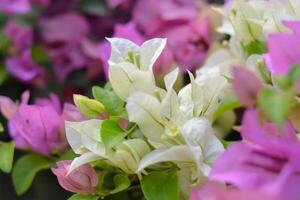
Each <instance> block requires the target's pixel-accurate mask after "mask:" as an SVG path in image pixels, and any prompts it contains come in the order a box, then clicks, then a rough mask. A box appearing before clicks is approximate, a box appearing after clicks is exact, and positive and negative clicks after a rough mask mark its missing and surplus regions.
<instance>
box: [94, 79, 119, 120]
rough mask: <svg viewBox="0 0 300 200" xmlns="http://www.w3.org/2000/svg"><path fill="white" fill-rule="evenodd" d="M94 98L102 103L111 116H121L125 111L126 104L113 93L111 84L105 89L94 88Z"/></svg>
mask: <svg viewBox="0 0 300 200" xmlns="http://www.w3.org/2000/svg"><path fill="white" fill-rule="evenodd" d="M92 90H93V96H94V98H95V99H96V100H97V101H99V102H101V103H102V104H103V105H104V107H105V109H106V110H107V112H108V113H109V114H110V115H120V114H121V113H122V112H123V110H124V102H123V101H122V100H121V99H120V98H119V97H118V95H117V94H116V93H115V92H114V91H113V89H112V87H111V86H110V84H106V86H105V88H101V87H98V86H94V87H93V89H92Z"/></svg>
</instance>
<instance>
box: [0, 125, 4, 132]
mask: <svg viewBox="0 0 300 200" xmlns="http://www.w3.org/2000/svg"><path fill="white" fill-rule="evenodd" d="M3 131H4V127H3V125H2V124H1V123H0V133H2V132H3Z"/></svg>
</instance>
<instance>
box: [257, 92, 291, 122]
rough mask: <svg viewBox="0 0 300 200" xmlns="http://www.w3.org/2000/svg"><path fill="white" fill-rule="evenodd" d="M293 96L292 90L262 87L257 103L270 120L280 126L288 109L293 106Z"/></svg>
mask: <svg viewBox="0 0 300 200" xmlns="http://www.w3.org/2000/svg"><path fill="white" fill-rule="evenodd" d="M294 96H295V93H294V91H293V90H288V91H284V92H283V91H276V90H274V89H272V88H264V89H263V90H262V91H261V93H260V94H259V96H258V105H259V107H260V108H261V109H262V110H263V111H264V112H265V113H266V114H267V116H268V118H269V119H270V120H271V121H273V122H276V123H278V124H279V125H280V126H281V125H282V124H283V123H284V121H285V119H286V117H287V114H288V112H289V109H290V108H291V107H292V106H293V99H294Z"/></svg>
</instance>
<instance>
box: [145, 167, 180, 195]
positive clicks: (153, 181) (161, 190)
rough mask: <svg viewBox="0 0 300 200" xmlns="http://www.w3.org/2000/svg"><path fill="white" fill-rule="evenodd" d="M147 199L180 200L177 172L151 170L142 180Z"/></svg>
mask: <svg viewBox="0 0 300 200" xmlns="http://www.w3.org/2000/svg"><path fill="white" fill-rule="evenodd" d="M141 184H142V190H143V193H144V196H145V197H146V199H147V200H178V199H179V185H178V177H177V172H176V171H175V170H173V171H172V172H170V173H167V172H151V173H149V174H148V175H147V176H144V177H143V178H142V180H141Z"/></svg>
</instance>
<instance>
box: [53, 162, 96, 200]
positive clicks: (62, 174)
mask: <svg viewBox="0 0 300 200" xmlns="http://www.w3.org/2000/svg"><path fill="white" fill-rule="evenodd" d="M71 163H72V161H71V160H64V161H59V162H57V168H52V169H51V170H52V172H53V173H54V174H55V175H56V177H57V179H58V182H59V184H60V185H61V187H63V188H64V189H65V190H68V191H70V192H74V193H80V194H84V195H87V194H93V192H94V188H95V187H96V186H97V184H98V175H97V173H96V171H95V170H94V169H93V168H92V167H91V166H90V165H89V164H85V165H82V166H80V167H78V168H76V169H75V170H73V171H72V172H71V173H70V174H68V171H69V168H70V165H71Z"/></svg>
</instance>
